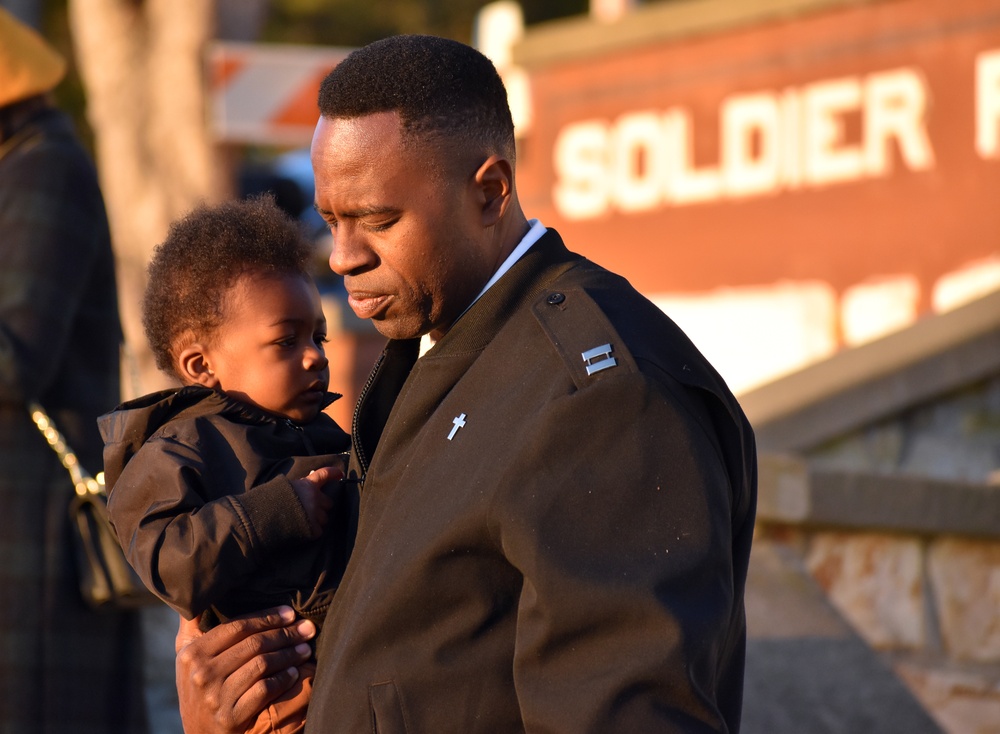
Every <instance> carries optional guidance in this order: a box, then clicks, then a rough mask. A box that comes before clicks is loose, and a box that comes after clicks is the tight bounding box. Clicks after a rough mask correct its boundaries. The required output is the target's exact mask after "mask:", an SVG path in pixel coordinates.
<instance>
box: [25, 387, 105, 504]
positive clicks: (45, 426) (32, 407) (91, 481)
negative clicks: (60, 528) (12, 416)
mask: <svg viewBox="0 0 1000 734" xmlns="http://www.w3.org/2000/svg"><path fill="white" fill-rule="evenodd" d="M28 410H29V411H31V420H33V421H34V422H35V425H36V426H38V430H39V431H41V433H42V436H44V437H45V440H46V441H48V443H49V446H51V447H52V450H53V451H55V452H56V455H57V456H58V457H59V461H60V462H62V465H63V466H64V467H66V471H68V472H69V475H70V478H72V480H73V486H74V487H75V488H76V493H77V494H78V495H80V496H81V497H82V496H84V495H87V494H103V493H104V472H99V473H98V474H97V478H96V479H95V478H94V477H92V476H90V475H89V474H87V473H85V472H84V470H83V467H81V466H80V460H79V459H77V458H76V454H75V453H73V449H71V448H70V447H69V446H68V445H67V444H66V439H64V438H63V435H62V434H61V433H59V431H57V430H56V427H55V424H54V423H53V422H52V419H51V418H49V416H48V414H47V413H46V412H45V410H44V409H43V408H42V406H41V405H39V404H38V403H35V402H31V403H28Z"/></svg>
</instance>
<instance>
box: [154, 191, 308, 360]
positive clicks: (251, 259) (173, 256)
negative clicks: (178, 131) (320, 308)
mask: <svg viewBox="0 0 1000 734" xmlns="http://www.w3.org/2000/svg"><path fill="white" fill-rule="evenodd" d="M312 255H313V249H312V245H310V244H309V242H308V241H307V240H306V238H305V237H304V236H303V233H302V230H301V228H300V226H299V224H298V223H297V222H296V221H295V220H293V219H291V218H290V217H288V215H286V214H285V213H284V212H283V211H282V210H281V209H280V208H279V207H278V206H277V204H275V202H274V200H273V199H272V198H271V197H270V196H267V195H262V196H258V197H254V198H251V199H244V200H237V201H227V202H224V203H222V204H219V205H217V206H199V207H197V208H195V209H193V210H192V211H191V212H190V213H189V214H188V215H187V216H185V217H183V218H182V219H179V220H177V221H175V222H174V223H173V224H171V225H170V231H169V233H168V235H167V238H166V239H165V240H164V241H163V242H162V243H161V244H160V245H158V246H157V247H156V249H155V250H154V251H153V257H152V260H150V263H149V267H148V269H147V274H148V284H147V286H146V292H145V295H144V297H143V302H142V323H143V327H144V328H145V330H146V339H147V340H148V341H149V346H150V348H151V349H152V351H153V354H154V356H155V357H156V366H157V367H159V368H160V369H161V370H163V371H164V372H166V373H168V374H174V375H176V374H177V371H176V365H175V364H174V359H175V357H176V355H175V353H174V352H175V349H176V348H177V347H178V346H179V342H180V341H181V340H186V339H195V340H200V339H206V340H207V339H209V338H210V337H211V335H212V333H213V332H214V331H215V329H217V328H218V327H219V326H220V325H221V324H222V321H223V318H224V316H225V313H224V307H225V303H224V300H225V297H226V294H227V292H228V291H229V289H230V288H232V287H233V286H234V285H235V284H236V281H237V280H238V279H239V278H240V277H242V276H244V275H250V274H256V273H263V274H267V273H298V274H302V275H306V276H308V275H309V266H310V263H311V260H312ZM178 376H179V375H178Z"/></svg>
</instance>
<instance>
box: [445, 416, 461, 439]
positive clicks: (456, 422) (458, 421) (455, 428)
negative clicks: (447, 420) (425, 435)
mask: <svg viewBox="0 0 1000 734" xmlns="http://www.w3.org/2000/svg"><path fill="white" fill-rule="evenodd" d="M452 424H453V425H452V427H451V433H449V434H448V440H449V441H450V440H451V439H453V438H455V434H456V433H458V429H459V428H462V427H463V426H464V425H465V413H462V414H461V415H459V416H456V417H455V419H454V420H453V421H452Z"/></svg>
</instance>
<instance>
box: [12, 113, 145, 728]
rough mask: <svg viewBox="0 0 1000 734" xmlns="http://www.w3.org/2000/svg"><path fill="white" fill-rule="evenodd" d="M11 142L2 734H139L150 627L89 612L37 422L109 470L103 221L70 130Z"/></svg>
mask: <svg viewBox="0 0 1000 734" xmlns="http://www.w3.org/2000/svg"><path fill="white" fill-rule="evenodd" d="M10 111H11V108H5V109H4V110H2V111H0V115H4V116H7V114H8V113H9V112H10ZM5 127H6V126H5ZM12 127H14V128H16V130H15V131H14V136H16V137H9V138H7V139H6V140H0V147H2V148H4V149H5V151H6V152H4V153H3V154H2V155H0V508H2V511H0V558H2V559H3V562H2V563H0V732H2V733H3V734H8V733H10V732H17V733H18V734H20V733H21V732H31V733H32V734H64V733H65V732H74V733H75V734H118V733H121V732H141V731H144V730H145V719H144V707H143V697H142V668H141V651H142V642H141V635H140V628H139V618H138V615H136V614H134V613H121V612H102V613H97V612H94V611H91V610H90V609H88V608H87V607H86V606H84V604H83V602H82V600H81V598H80V594H79V590H78V586H77V580H76V572H75V567H74V562H73V557H72V552H71V546H70V535H69V518H68V515H67V508H68V506H69V502H70V499H71V498H72V496H73V485H72V483H71V482H70V478H69V475H68V474H67V472H66V470H65V469H64V468H63V467H62V465H61V464H60V463H59V460H58V459H57V457H56V455H55V453H54V452H53V451H52V449H51V448H49V446H48V445H47V444H46V443H45V440H44V439H43V438H42V436H41V435H40V434H39V432H38V429H37V428H35V425H34V424H33V423H32V422H31V420H30V418H29V417H28V411H27V402H28V401H29V400H30V399H33V398H34V399H37V400H39V402H41V403H42V405H43V406H44V407H45V408H46V409H47V410H48V412H49V413H50V414H51V416H52V418H53V419H54V421H55V423H56V425H57V426H58V427H59V429H60V431H62V433H63V434H64V435H65V436H66V439H67V441H68V443H69V445H70V446H71V447H72V448H73V449H74V450H75V451H76V452H77V454H78V455H79V456H80V459H81V461H82V464H83V466H84V467H86V468H87V469H89V470H90V471H91V472H97V471H98V470H99V469H100V466H101V439H100V435H99V434H98V432H97V425H96V423H95V420H96V419H97V416H98V415H100V414H101V413H102V412H104V411H106V410H107V409H108V408H109V407H111V406H113V405H115V403H117V402H118V401H119V400H120V394H119V384H118V361H119V347H120V344H121V326H120V324H119V320H118V302H117V294H116V291H115V270H114V257H113V254H112V251H111V242H110V236H109V234H108V222H107V217H106V216H105V211H104V203H103V200H102V198H101V193H100V190H99V188H98V185H97V176H96V173H95V171H94V167H93V165H92V164H91V162H90V160H89V159H88V158H87V155H86V153H85V152H84V151H83V148H82V147H81V146H80V144H79V143H78V142H77V141H76V139H75V138H74V135H73V131H72V125H71V123H70V121H69V119H68V118H67V117H66V116H65V115H63V114H62V113H60V112H58V111H56V110H51V109H49V110H44V111H40V112H36V113H34V114H33V115H31V116H29V117H28V118H27V119H26V120H24V121H23V124H18V125H15V126H12ZM7 129H8V130H10V129H11V128H7ZM12 141H13V144H11V142H12Z"/></svg>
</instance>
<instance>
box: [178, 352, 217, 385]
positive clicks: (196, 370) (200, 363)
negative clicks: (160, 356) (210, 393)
mask: <svg viewBox="0 0 1000 734" xmlns="http://www.w3.org/2000/svg"><path fill="white" fill-rule="evenodd" d="M177 371H178V372H179V373H180V376H181V379H183V380H184V382H185V383H187V384H189V385H204V386H205V387H215V386H216V385H218V384H219V378H217V377H216V376H215V373H214V372H213V371H212V366H211V365H210V364H209V362H208V357H207V355H206V354H205V348H204V347H203V346H202V345H201V344H189V345H188V346H187V347H185V348H184V349H183V350H182V351H181V353H180V354H178V355H177Z"/></svg>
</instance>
